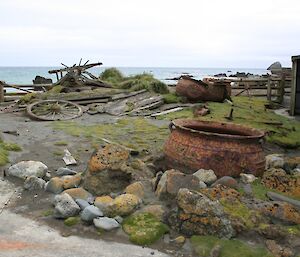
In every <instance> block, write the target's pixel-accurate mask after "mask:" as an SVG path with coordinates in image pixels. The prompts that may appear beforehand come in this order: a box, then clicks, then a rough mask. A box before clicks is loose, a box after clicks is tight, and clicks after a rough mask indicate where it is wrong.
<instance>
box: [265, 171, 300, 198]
mask: <svg viewBox="0 0 300 257" xmlns="http://www.w3.org/2000/svg"><path fill="white" fill-rule="evenodd" d="M261 183H262V184H263V185H264V186H265V187H267V188H269V189H275V190H277V191H279V192H282V193H286V194H287V195H290V196H296V197H300V177H295V176H290V175H287V174H286V172H285V171H284V170H283V169H279V168H273V169H269V170H267V171H266V172H265V173H264V175H263V178H262V181H261Z"/></svg>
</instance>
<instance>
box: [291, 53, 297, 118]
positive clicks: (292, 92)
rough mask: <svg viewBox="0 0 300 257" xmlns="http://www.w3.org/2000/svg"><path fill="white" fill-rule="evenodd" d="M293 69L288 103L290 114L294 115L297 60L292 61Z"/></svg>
mask: <svg viewBox="0 0 300 257" xmlns="http://www.w3.org/2000/svg"><path fill="white" fill-rule="evenodd" d="M292 61H293V68H292V91H291V102H290V114H291V115H292V116H294V115H295V108H296V89H297V65H298V61H297V59H293V58H292Z"/></svg>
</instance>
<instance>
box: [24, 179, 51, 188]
mask: <svg viewBox="0 0 300 257" xmlns="http://www.w3.org/2000/svg"><path fill="white" fill-rule="evenodd" d="M45 184H46V181H45V180H43V179H41V178H38V177H35V176H30V177H28V178H26V180H25V181H24V188H25V189H27V190H29V191H33V190H41V189H44V186H45Z"/></svg>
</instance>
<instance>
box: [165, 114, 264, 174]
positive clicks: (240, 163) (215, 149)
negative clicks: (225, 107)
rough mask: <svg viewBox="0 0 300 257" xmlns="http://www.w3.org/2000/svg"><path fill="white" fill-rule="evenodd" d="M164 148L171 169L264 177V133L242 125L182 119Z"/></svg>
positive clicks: (171, 126) (176, 123)
mask: <svg viewBox="0 0 300 257" xmlns="http://www.w3.org/2000/svg"><path fill="white" fill-rule="evenodd" d="M170 129H171V135H170V136H169V138H168V139H167V141H166V143H165V146H164V153H165V156H166V163H167V167H168V168H176V169H179V170H181V171H182V172H185V173H193V172H195V171H197V170H198V169H200V168H202V169H212V170H214V172H215V173H216V175H217V176H218V177H222V176H226V175H227V176H239V174H240V173H241V172H244V173H252V174H254V175H255V176H260V175H262V173H263V172H264V167H265V155H264V152H263V149H262V146H261V142H260V139H262V138H263V137H264V133H263V132H261V131H259V130H256V129H252V128H248V127H244V126H241V125H235V124H229V123H221V122H213V121H200V120H193V119H178V120H174V121H173V122H171V124H170Z"/></svg>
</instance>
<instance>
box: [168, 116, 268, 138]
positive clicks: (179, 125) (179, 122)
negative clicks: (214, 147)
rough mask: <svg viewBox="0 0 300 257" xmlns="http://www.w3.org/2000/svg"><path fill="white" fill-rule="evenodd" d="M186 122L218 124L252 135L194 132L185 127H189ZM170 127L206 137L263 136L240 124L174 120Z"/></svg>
mask: <svg viewBox="0 0 300 257" xmlns="http://www.w3.org/2000/svg"><path fill="white" fill-rule="evenodd" d="M188 122H192V123H193V124H190V125H195V123H198V124H218V125H220V127H222V126H227V127H228V126H229V127H231V128H233V129H236V130H237V131H238V130H240V129H243V130H244V131H245V130H246V132H247V134H252V135H234V134H232V135H231V134H220V133H216V132H207V131H201V130H195V129H192V128H187V127H185V126H187V125H189V124H188ZM171 125H174V126H175V127H176V128H178V129H181V130H183V131H188V132H191V133H197V134H201V135H207V136H217V137H222V138H231V139H241V140H243V139H260V138H263V137H264V136H265V132H263V131H261V130H258V129H254V128H250V127H246V126H243V125H240V124H232V123H228V122H217V121H205V120H195V119H176V120H173V121H172V122H171Z"/></svg>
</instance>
